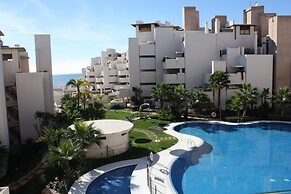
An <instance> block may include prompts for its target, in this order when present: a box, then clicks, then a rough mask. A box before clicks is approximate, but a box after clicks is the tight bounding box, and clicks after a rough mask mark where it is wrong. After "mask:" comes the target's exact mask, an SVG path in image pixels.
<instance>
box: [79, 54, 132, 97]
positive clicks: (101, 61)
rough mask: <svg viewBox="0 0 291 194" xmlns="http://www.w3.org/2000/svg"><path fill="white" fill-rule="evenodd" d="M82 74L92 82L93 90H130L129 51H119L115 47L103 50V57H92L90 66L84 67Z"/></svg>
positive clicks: (107, 91) (109, 91) (101, 91)
mask: <svg viewBox="0 0 291 194" xmlns="http://www.w3.org/2000/svg"><path fill="white" fill-rule="evenodd" d="M82 75H83V77H84V78H85V79H86V80H87V81H88V82H90V83H91V85H92V87H93V89H92V91H96V92H100V93H105V94H108V93H111V92H113V93H114V92H117V93H118V92H119V91H121V90H126V91H128V90H129V70H128V59H127V53H118V52H116V51H115V49H107V50H106V51H102V52H101V57H95V58H92V59H91V64H90V66H88V67H86V68H83V69H82ZM121 93H124V92H121ZM118 95H119V93H118Z"/></svg>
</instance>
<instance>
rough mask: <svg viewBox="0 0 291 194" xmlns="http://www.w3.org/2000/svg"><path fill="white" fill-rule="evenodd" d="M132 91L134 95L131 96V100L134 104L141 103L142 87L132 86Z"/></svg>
mask: <svg viewBox="0 0 291 194" xmlns="http://www.w3.org/2000/svg"><path fill="white" fill-rule="evenodd" d="M132 91H133V92H134V96H132V97H131V100H132V101H133V103H134V104H135V105H138V106H139V105H140V104H141V103H142V102H141V93H142V89H140V88H138V87H132Z"/></svg>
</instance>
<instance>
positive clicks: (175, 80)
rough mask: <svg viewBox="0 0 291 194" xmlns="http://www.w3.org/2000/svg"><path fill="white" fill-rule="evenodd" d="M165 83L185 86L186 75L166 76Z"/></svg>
mask: <svg viewBox="0 0 291 194" xmlns="http://www.w3.org/2000/svg"><path fill="white" fill-rule="evenodd" d="M163 81H164V83H166V84H184V83H185V73H177V74H164V75H163Z"/></svg>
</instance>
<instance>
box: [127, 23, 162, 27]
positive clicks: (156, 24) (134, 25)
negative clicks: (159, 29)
mask: <svg viewBox="0 0 291 194" xmlns="http://www.w3.org/2000/svg"><path fill="white" fill-rule="evenodd" d="M152 24H154V25H155V26H160V24H158V23H156V22H152V23H140V24H131V25H132V26H133V27H136V26H142V25H144V26H147V25H152Z"/></svg>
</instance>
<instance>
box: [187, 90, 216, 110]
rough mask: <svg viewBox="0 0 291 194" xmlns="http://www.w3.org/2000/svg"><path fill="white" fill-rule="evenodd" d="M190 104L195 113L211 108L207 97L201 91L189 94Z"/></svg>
mask: <svg viewBox="0 0 291 194" xmlns="http://www.w3.org/2000/svg"><path fill="white" fill-rule="evenodd" d="M190 103H191V105H192V107H193V108H194V109H195V111H197V112H199V113H201V112H203V110H204V109H209V108H210V107H211V105H212V104H211V101H210V99H209V97H208V96H207V95H206V94H205V93H203V92H202V91H199V90H195V91H193V92H192V93H191V94H190Z"/></svg>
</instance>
